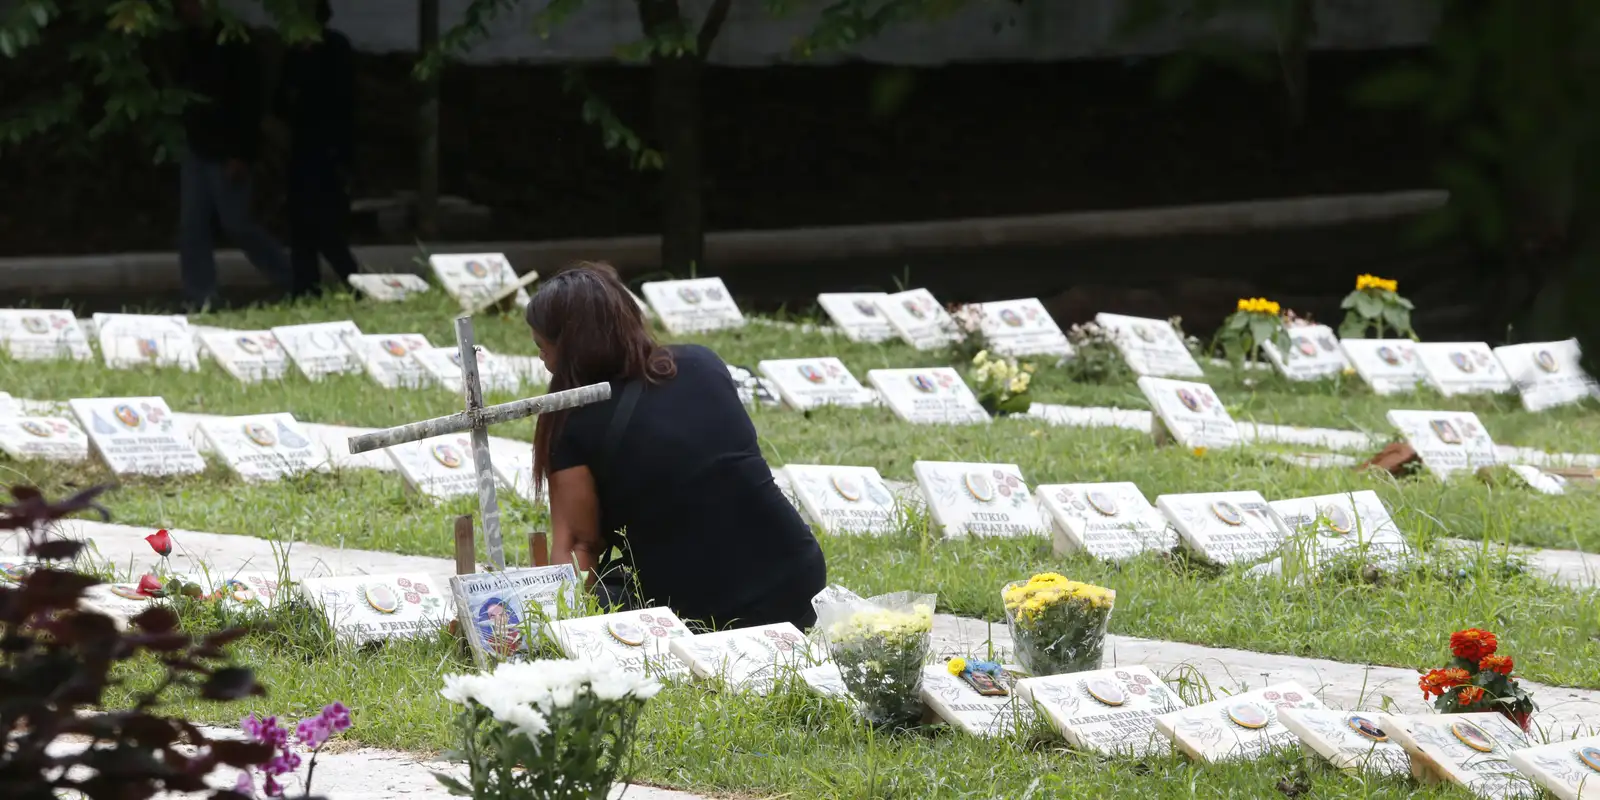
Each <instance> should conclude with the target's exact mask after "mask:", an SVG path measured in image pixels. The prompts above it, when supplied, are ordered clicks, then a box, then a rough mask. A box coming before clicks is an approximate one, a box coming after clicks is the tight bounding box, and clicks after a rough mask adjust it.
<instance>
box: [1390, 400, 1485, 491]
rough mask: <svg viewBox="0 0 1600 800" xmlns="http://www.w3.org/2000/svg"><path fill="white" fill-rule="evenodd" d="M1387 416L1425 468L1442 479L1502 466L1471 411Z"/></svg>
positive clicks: (1423, 412)
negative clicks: (1459, 473)
mask: <svg viewBox="0 0 1600 800" xmlns="http://www.w3.org/2000/svg"><path fill="white" fill-rule="evenodd" d="M1385 416H1387V417H1388V420H1389V424H1390V425H1393V426H1395V427H1396V428H1398V429H1399V430H1400V433H1401V434H1402V435H1404V436H1405V438H1406V441H1407V442H1408V443H1409V444H1410V445H1411V449H1413V450H1415V451H1416V453H1417V455H1418V456H1419V457H1421V458H1422V464H1423V466H1426V467H1427V468H1428V470H1429V471H1430V472H1432V473H1433V474H1435V475H1437V476H1439V477H1440V478H1444V479H1448V478H1449V477H1450V476H1451V475H1454V474H1455V473H1457V472H1461V471H1463V470H1465V471H1467V472H1473V471H1476V470H1479V469H1482V468H1484V467H1493V466H1496V465H1498V464H1499V463H1500V453H1499V451H1498V450H1496V449H1495V445H1494V440H1492V439H1490V438H1489V431H1488V430H1486V429H1485V428H1484V427H1483V423H1481V422H1479V421H1478V415H1477V414H1474V413H1472V412H1470V411H1403V410H1393V411H1390V412H1389V413H1388V414H1387V415H1385Z"/></svg>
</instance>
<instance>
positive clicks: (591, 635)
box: [551, 608, 690, 680]
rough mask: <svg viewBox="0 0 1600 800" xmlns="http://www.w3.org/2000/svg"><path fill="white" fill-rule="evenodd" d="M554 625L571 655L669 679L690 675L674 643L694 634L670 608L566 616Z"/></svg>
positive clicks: (565, 652) (558, 639) (563, 647)
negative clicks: (574, 617) (589, 615)
mask: <svg viewBox="0 0 1600 800" xmlns="http://www.w3.org/2000/svg"><path fill="white" fill-rule="evenodd" d="M551 628H552V635H553V636H554V637H555V639H556V642H557V644H558V645H559V646H560V647H561V652H562V654H563V655H565V656H566V657H567V658H587V659H592V660H595V661H605V662H610V663H613V664H616V665H617V666H619V667H621V668H622V669H624V670H627V671H628V672H635V673H643V674H648V675H652V676H656V677H660V678H665V679H669V680H670V679H673V678H684V677H687V676H688V674H689V665H688V664H685V663H684V662H683V660H682V659H680V658H678V657H677V656H675V655H673V654H672V649H671V646H672V642H673V640H675V639H679V638H688V637H689V635H690V633H689V630H688V629H687V628H685V627H684V626H683V621H682V620H679V619H678V616H677V615H676V614H674V613H672V609H670V608H647V609H644V610H642V611H621V612H618V613H615V614H601V615H599V616H594V617H580V618H578V619H564V620H560V621H557V622H554V623H552V624H551Z"/></svg>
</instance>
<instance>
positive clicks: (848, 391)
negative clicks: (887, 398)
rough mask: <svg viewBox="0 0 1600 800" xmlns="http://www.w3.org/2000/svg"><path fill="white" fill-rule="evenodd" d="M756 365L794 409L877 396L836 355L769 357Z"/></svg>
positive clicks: (852, 403) (865, 402)
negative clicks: (833, 356) (823, 356)
mask: <svg viewBox="0 0 1600 800" xmlns="http://www.w3.org/2000/svg"><path fill="white" fill-rule="evenodd" d="M757 366H758V367H760V369H761V374H762V375H765V376H766V377H767V380H769V381H771V382H772V384H773V386H774V387H776V388H777V391H778V395H779V396H780V397H782V398H783V400H784V402H786V403H788V404H789V405H790V406H791V407H793V408H794V409H795V410H797V411H810V410H811V409H814V408H819V407H821V406H846V407H856V406H866V405H872V404H873V403H875V402H877V400H878V395H877V393H876V392H874V391H872V390H871V389H868V388H867V387H865V386H862V385H861V382H860V381H858V380H856V376H854V375H851V374H850V370H848V369H846V368H845V366H844V362H842V361H840V360H839V359H837V358H832V357H827V358H783V359H772V360H767V361H762V362H761V363H760V364H758V365H757Z"/></svg>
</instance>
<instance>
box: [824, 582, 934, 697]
mask: <svg viewBox="0 0 1600 800" xmlns="http://www.w3.org/2000/svg"><path fill="white" fill-rule="evenodd" d="M937 600H938V596H937V595H932V594H919V593H917V592H894V593H892V594H883V595H878V596H876V597H868V598H862V597H860V596H859V595H857V594H855V593H854V592H851V591H850V590H849V589H845V588H844V587H842V586H829V587H828V588H826V589H824V590H822V592H821V593H820V594H818V595H817V596H816V597H815V598H813V599H812V601H811V603H812V605H813V606H814V607H815V608H816V610H817V626H818V627H819V628H820V629H821V630H822V634H823V636H824V638H825V639H826V640H827V642H828V651H829V653H830V654H831V655H832V656H833V660H834V662H835V663H837V664H838V665H839V674H840V676H841V677H842V678H843V679H844V686H845V688H846V689H848V690H849V692H850V695H851V696H852V697H854V698H855V699H856V701H857V702H859V703H860V704H861V714H862V716H864V717H865V718H866V719H867V721H868V722H871V723H872V724H874V725H896V724H900V725H909V724H914V723H916V722H917V721H918V720H919V719H921V718H922V665H923V664H925V663H927V661H928V654H929V651H930V650H931V649H932V640H933V609H934V605H935V604H936V601H937Z"/></svg>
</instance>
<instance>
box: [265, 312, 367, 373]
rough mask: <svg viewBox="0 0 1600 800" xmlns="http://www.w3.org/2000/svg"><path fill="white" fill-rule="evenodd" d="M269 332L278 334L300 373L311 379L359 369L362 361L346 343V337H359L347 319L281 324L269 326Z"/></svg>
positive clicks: (279, 339) (352, 324) (359, 331)
mask: <svg viewBox="0 0 1600 800" xmlns="http://www.w3.org/2000/svg"><path fill="white" fill-rule="evenodd" d="M272 335H273V336H276V337H278V344H280V345H282V346H283V351H284V352H285V353H288V354H289V360H290V361H293V362H294V365H295V366H296V367H297V368H299V370H300V374H302V375H304V376H306V377H307V378H309V379H310V380H314V381H320V380H322V379H323V378H324V377H326V376H328V375H344V374H348V373H353V372H360V371H361V361H360V360H359V359H357V358H356V354H355V353H354V352H352V351H351V350H350V347H349V346H348V345H346V344H345V340H346V339H353V338H357V337H359V336H361V329H360V328H357V327H356V324H355V323H354V322H351V321H350V320H341V321H339V322H313V323H308V324H305V325H281V326H278V327H276V328H273V329H272Z"/></svg>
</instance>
